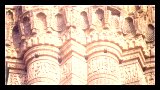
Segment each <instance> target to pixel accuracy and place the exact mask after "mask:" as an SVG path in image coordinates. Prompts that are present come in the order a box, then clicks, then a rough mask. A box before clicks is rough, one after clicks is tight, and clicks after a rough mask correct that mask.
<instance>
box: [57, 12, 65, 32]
mask: <svg viewBox="0 0 160 90" xmlns="http://www.w3.org/2000/svg"><path fill="white" fill-rule="evenodd" d="M56 19H57V31H63V30H65V29H66V22H65V18H64V16H63V15H62V14H60V13H58V14H57V15H56Z"/></svg>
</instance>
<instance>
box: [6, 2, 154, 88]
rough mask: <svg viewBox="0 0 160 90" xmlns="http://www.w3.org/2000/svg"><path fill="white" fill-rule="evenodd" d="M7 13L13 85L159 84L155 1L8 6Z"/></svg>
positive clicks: (7, 52)
mask: <svg viewBox="0 0 160 90" xmlns="http://www.w3.org/2000/svg"><path fill="white" fill-rule="evenodd" d="M5 17H6V18H5V57H6V58H5V59H6V60H5V61H6V63H7V67H8V68H9V69H10V71H9V73H8V77H6V78H8V83H7V84H8V85H44V84H46V85H75V84H76V85H77V84H80V85H93V84H94V85H96V84H114V85H115V84H118V85H142V84H145V85H146V84H147V85H154V84H155V71H154V68H155V6H154V5H50V6H41V5H38V6H35V5H30V6H25V5H23V6H13V5H6V6H5ZM18 70H19V71H18ZM6 80H7V79H6Z"/></svg>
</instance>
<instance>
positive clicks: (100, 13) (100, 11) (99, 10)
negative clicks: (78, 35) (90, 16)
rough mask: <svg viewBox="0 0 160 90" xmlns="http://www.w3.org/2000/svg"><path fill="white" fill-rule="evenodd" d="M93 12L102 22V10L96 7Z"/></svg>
mask: <svg viewBox="0 0 160 90" xmlns="http://www.w3.org/2000/svg"><path fill="white" fill-rule="evenodd" d="M95 13H96V14H97V17H98V19H99V20H100V21H101V22H104V11H103V10H102V9H100V8H98V9H97V10H96V12H95Z"/></svg>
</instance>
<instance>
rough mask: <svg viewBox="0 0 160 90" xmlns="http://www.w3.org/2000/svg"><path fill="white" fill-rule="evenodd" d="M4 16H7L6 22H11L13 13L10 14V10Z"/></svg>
mask: <svg viewBox="0 0 160 90" xmlns="http://www.w3.org/2000/svg"><path fill="white" fill-rule="evenodd" d="M6 16H7V22H13V12H11V11H10V10H8V11H7V12H6Z"/></svg>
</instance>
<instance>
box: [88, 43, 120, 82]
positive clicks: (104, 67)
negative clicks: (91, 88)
mask: <svg viewBox="0 0 160 90" xmlns="http://www.w3.org/2000/svg"><path fill="white" fill-rule="evenodd" d="M119 50H120V48H119V47H118V46H117V45H116V44H114V43H111V42H107V41H97V42H93V43H90V44H89V45H87V54H88V60H87V64H88V80H87V81H88V85H110V84H112V85H113V84H114V85H120V84H121V80H120V70H119V60H120V59H119V57H120V51H119Z"/></svg>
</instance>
